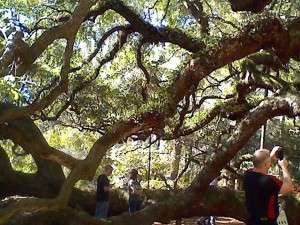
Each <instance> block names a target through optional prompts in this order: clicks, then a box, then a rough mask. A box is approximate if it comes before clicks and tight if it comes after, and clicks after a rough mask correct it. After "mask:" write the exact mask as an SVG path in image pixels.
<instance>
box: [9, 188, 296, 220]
mask: <svg viewBox="0 0 300 225" xmlns="http://www.w3.org/2000/svg"><path fill="white" fill-rule="evenodd" d="M148 194H149V195H151V196H152V199H153V200H156V201H167V200H170V201H172V198H173V194H172V192H169V191H159V190H156V191H154V192H152V193H148ZM181 198H182V199H181V201H184V195H183V196H181ZM176 201H180V199H176ZM285 201H286V214H287V217H288V220H289V224H290V225H298V224H299V222H300V215H299V213H298V212H299V210H300V196H299V195H298V197H297V198H295V197H287V198H285ZM173 203H174V204H175V205H178V204H180V203H179V202H177V203H176V202H174V201H173ZM161 207H165V206H164V205H163V204H162V205H161ZM180 209H181V210H174V209H173V208H168V209H167V210H168V213H167V214H166V215H165V216H164V219H163V220H160V221H158V222H169V220H172V219H176V218H190V217H195V216H207V215H216V216H228V217H232V218H236V219H238V220H241V221H244V220H245V219H246V210H245V206H244V194H243V192H238V191H233V190H230V189H226V188H216V187H212V188H210V189H209V190H208V191H207V192H206V195H205V197H204V198H203V199H202V201H200V200H199V199H197V198H195V199H194V201H193V203H192V204H189V205H184V204H182V205H181V207H180ZM158 210H159V208H158ZM161 210H164V209H163V208H161ZM164 211H165V210H164ZM123 212H124V213H125V214H123V215H121V216H118V217H110V218H109V219H108V220H107V221H97V220H95V219H94V218H92V217H89V216H88V215H87V214H84V213H82V212H81V213H80V212H79V211H76V210H74V209H71V208H67V209H65V210H59V211H48V212H36V213H33V214H27V215H26V214H23V215H19V216H16V217H15V218H14V219H13V220H11V221H10V222H9V223H5V225H6V224H7V225H8V224H9V225H31V224H35V225H54V224H55V225H60V224H64V225H69V224H72V225H77V224H78V225H84V224H95V225H108V224H113V225H114V224H118V225H141V224H150V223H149V221H147V218H148V217H151V214H155V213H156V212H155V211H153V209H151V206H148V207H146V208H145V209H144V210H142V211H141V212H139V213H137V214H134V215H131V216H130V215H129V214H128V213H127V207H126V208H123Z"/></svg>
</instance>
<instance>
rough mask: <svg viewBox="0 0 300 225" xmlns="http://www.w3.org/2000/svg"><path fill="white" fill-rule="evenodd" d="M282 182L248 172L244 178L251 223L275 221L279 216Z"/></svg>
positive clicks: (274, 178)
mask: <svg viewBox="0 0 300 225" xmlns="http://www.w3.org/2000/svg"><path fill="white" fill-rule="evenodd" d="M281 186H282V181H280V180H279V179H277V178H276V177H275V176H271V175H265V174H262V173H258V172H254V171H253V170H248V171H247V172H246V173H245V176H244V189H245V196H246V208H247V210H248V213H249V219H250V221H259V219H261V218H267V219H268V220H270V221H275V220H276V219H277V217H278V215H279V205H278V194H279V191H280V188H281Z"/></svg>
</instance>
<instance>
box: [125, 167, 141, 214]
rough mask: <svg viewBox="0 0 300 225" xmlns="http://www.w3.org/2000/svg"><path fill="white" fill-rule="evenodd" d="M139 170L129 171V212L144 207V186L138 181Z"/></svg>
mask: <svg viewBox="0 0 300 225" xmlns="http://www.w3.org/2000/svg"><path fill="white" fill-rule="evenodd" d="M138 175H139V174H138V171H137V170H136V169H132V170H131V171H130V172H129V181H128V192H129V202H128V204H129V212H130V213H134V212H136V211H139V210H141V209H142V202H143V200H142V187H141V185H140V182H139V181H138Z"/></svg>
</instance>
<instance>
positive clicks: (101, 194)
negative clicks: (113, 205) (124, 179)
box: [95, 165, 113, 219]
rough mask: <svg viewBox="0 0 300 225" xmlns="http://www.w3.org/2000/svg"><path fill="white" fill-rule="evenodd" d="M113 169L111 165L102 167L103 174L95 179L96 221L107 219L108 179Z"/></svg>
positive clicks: (109, 187) (109, 188)
mask: <svg viewBox="0 0 300 225" xmlns="http://www.w3.org/2000/svg"><path fill="white" fill-rule="evenodd" d="M112 171H113V168H112V166H111V165H106V166H105V167H104V172H103V174H101V175H100V176H99V177H98V179H97V195H96V197H97V205H96V211H95V217H96V218H98V219H104V218H107V214H108V208H109V192H110V190H111V186H110V183H109V179H108V177H109V176H110V175H111V174H112Z"/></svg>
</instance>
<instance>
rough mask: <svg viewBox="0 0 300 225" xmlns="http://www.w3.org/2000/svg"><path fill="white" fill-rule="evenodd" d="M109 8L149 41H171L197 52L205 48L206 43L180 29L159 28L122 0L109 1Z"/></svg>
mask: <svg viewBox="0 0 300 225" xmlns="http://www.w3.org/2000/svg"><path fill="white" fill-rule="evenodd" d="M107 4H108V5H109V8H110V9H112V10H114V11H115V12H117V13H118V14H120V15H121V16H123V17H124V18H125V19H126V20H127V21H128V22H129V23H130V24H131V25H132V27H133V29H134V30H135V31H136V32H139V33H140V34H142V35H143V38H144V39H146V40H147V41H150V42H154V43H158V42H170V43H173V44H175V45H178V46H180V47H181V48H184V49H186V50H188V51H191V52H197V51H199V50H201V49H202V48H204V46H205V44H204V43H203V42H201V41H199V40H196V39H194V38H192V37H190V36H188V35H186V34H185V33H183V32H182V31H180V30H177V29H171V28H157V27H154V26H153V25H152V24H150V23H148V22H146V21H145V20H143V19H142V18H141V17H140V16H139V15H138V14H136V13H135V12H134V10H133V9H131V8H130V7H128V6H126V5H125V4H124V3H123V2H122V1H119V0H114V1H109V2H108V3H107Z"/></svg>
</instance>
